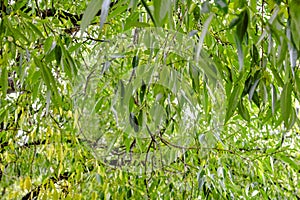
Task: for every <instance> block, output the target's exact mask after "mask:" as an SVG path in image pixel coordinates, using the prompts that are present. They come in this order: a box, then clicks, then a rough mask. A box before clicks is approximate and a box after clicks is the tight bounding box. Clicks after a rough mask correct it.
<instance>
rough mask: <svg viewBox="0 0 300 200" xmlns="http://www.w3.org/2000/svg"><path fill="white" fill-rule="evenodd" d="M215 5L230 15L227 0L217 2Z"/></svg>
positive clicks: (216, 0)
mask: <svg viewBox="0 0 300 200" xmlns="http://www.w3.org/2000/svg"><path fill="white" fill-rule="evenodd" d="M215 4H216V5H217V7H218V8H219V9H221V10H222V11H223V12H224V13H228V5H227V2H226V1H225V0H215Z"/></svg>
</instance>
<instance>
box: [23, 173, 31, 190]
mask: <svg viewBox="0 0 300 200" xmlns="http://www.w3.org/2000/svg"><path fill="white" fill-rule="evenodd" d="M24 188H25V189H26V190H30V188H31V179H30V177H29V176H27V177H26V178H25V181H24Z"/></svg>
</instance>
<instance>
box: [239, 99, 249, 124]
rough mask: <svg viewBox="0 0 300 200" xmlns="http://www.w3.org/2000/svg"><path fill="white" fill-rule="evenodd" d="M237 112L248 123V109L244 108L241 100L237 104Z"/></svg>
mask: <svg viewBox="0 0 300 200" xmlns="http://www.w3.org/2000/svg"><path fill="white" fill-rule="evenodd" d="M238 111H239V114H240V115H241V116H242V117H243V118H244V119H245V120H246V121H250V115H249V111H248V109H247V108H246V107H245V106H244V104H243V100H242V99H241V100H240V102H239V104H238Z"/></svg>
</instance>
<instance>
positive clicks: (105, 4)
mask: <svg viewBox="0 0 300 200" xmlns="http://www.w3.org/2000/svg"><path fill="white" fill-rule="evenodd" d="M109 5H110V0H104V2H103V3H102V7H101V15H100V28H102V27H103V25H104V23H105V21H106V18H107V15H108V11H109Z"/></svg>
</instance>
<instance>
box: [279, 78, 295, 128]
mask: <svg viewBox="0 0 300 200" xmlns="http://www.w3.org/2000/svg"><path fill="white" fill-rule="evenodd" d="M280 108H281V114H282V118H283V121H284V123H285V125H286V126H287V125H288V124H289V118H290V115H291V111H292V86H291V84H290V83H289V82H288V83H286V84H285V85H284V87H283V90H282V92H281V97H280Z"/></svg>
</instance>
